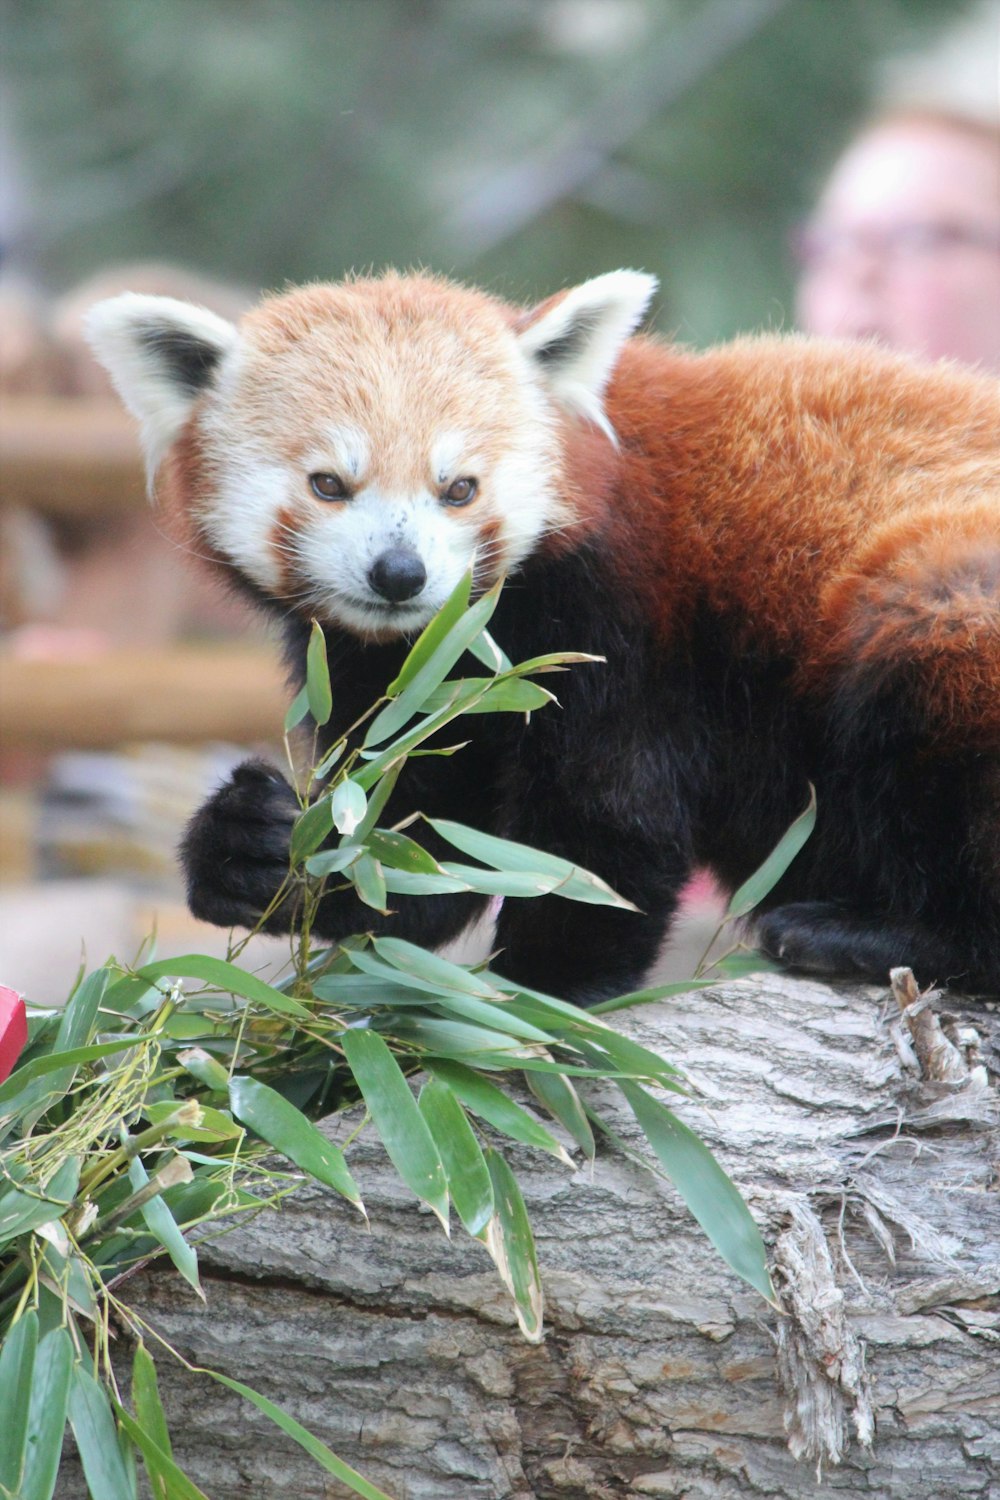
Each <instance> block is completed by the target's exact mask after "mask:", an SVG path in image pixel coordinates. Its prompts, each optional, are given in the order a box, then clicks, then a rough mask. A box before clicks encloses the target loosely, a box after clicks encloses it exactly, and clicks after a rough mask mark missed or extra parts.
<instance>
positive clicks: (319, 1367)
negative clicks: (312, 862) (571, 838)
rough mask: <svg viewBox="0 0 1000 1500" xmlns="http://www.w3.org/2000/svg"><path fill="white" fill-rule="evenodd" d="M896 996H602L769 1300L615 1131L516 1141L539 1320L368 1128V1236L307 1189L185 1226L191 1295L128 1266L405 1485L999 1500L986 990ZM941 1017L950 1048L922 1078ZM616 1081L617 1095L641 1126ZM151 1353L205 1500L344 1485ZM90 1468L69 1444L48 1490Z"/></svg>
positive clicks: (713, 1499) (607, 1494) (151, 1302)
mask: <svg viewBox="0 0 1000 1500" xmlns="http://www.w3.org/2000/svg"><path fill="white" fill-rule="evenodd" d="M905 998H906V997H905V996H901V997H900V999H899V1003H897V1000H896V999H894V998H893V995H892V993H891V992H890V991H889V990H888V989H886V990H879V989H875V988H831V987H829V986H826V985H821V984H818V983H814V982H810V981H805V980H796V979H793V978H789V977H787V976H781V975H774V976H760V977H757V978H753V979H748V980H743V981H740V982H738V983H732V984H728V985H724V986H720V987H719V988H718V989H712V990H706V991H702V992H696V993H693V994H690V995H686V996H681V997H679V998H678V999H676V1000H674V1001H670V1002H665V1003H662V1004H660V1005H657V1006H655V1007H648V1008H646V1009H643V1010H640V1011H636V1012H632V1013H628V1012H626V1013H623V1014H620V1015H617V1016H614V1017H612V1018H611V1019H612V1022H613V1023H614V1024H615V1025H616V1026H619V1027H620V1028H621V1029H623V1030H625V1031H627V1032H629V1033H630V1034H632V1035H634V1036H635V1037H636V1038H637V1039H639V1040H641V1041H642V1042H644V1043H645V1044H646V1045H648V1046H652V1047H655V1048H656V1049H658V1050H659V1051H660V1052H661V1053H662V1054H663V1055H664V1056H666V1057H668V1058H670V1059H671V1060H675V1061H678V1062H681V1063H683V1064H684V1066H685V1067H686V1068H687V1069H688V1070H689V1072H690V1073H691V1075H692V1077H693V1078H694V1079H695V1080H696V1081H697V1083H698V1085H699V1086H700V1088H701V1090H702V1093H701V1098H700V1100H699V1102H698V1103H692V1104H682V1105H681V1106H680V1108H679V1110H678V1113H680V1114H681V1115H682V1116H683V1118H684V1119H685V1120H686V1121H687V1122H688V1123H689V1124H691V1125H692V1126H693V1127H694V1128H695V1129H696V1130H698V1131H699V1132H700V1133H701V1134H702V1136H703V1137H704V1138H705V1139H706V1140H707V1141H708V1143H709V1144H710V1145H711V1146H712V1148H713V1149H714V1150H715V1151H716V1153H717V1154H718V1156H719V1158H720V1160H721V1161H722V1163H723V1165H724V1166H725V1167H726V1169H727V1170H728V1171H729V1172H730V1173H731V1175H732V1176H733V1177H734V1178H735V1180H736V1182H737V1183H738V1184H739V1185H740V1187H741V1188H742V1190H743V1192H744V1194H745V1196H746V1198H747V1200H748V1202H749V1204H750V1206H751V1209H752V1211H753V1213H754V1214H755V1217H756V1218H757V1220H758V1222H759V1223H760V1225H761V1228H762V1230H763V1232H764V1236H765V1239H766V1241H767V1243H768V1248H769V1251H770V1252H771V1253H772V1256H773V1262H774V1268H775V1281H776V1285H778V1287H779V1288H780V1291H781V1295H782V1298H783V1301H784V1304H785V1307H786V1313H785V1315H784V1316H781V1317H779V1316H778V1315H777V1314H776V1313H775V1312H774V1311H773V1310H772V1309H771V1308H769V1307H768V1306H767V1305H766V1304H765V1303H764V1302H763V1301H762V1300H761V1299H760V1298H759V1297H758V1296H757V1295H756V1294H755V1293H753V1292H751V1291H750V1290H749V1289H748V1288H746V1287H745V1286H744V1285H743V1284H742V1283H741V1282H740V1281H739V1280H738V1279H737V1278H736V1277H735V1276H733V1275H732V1274H731V1273H730V1272H729V1271H728V1270H727V1268H726V1267H725V1266H724V1265H723V1263H722V1262H721V1261H720V1260H719V1259H718V1257H717V1256H716V1255H715V1253H714V1251H713V1250H712V1249H711V1247H710V1246H709V1244H708V1242H707V1241H706V1240H705V1239H704V1237H703V1236H702V1235H701V1233H700V1231H699V1230H698V1228H697V1226H696V1225H695V1223H694V1222H693V1221H692V1220H691V1218H690V1217H689V1215H688V1214H687V1213H686V1211H685V1210H684V1208H683V1206H682V1205H681V1204H680V1202H679V1200H678V1199H677V1197H676V1195H675V1193H674V1192H673V1190H672V1189H671V1188H670V1187H669V1186H668V1185H667V1184H665V1183H664V1182H663V1181H662V1180H660V1179H658V1178H656V1177H654V1176H652V1175H650V1174H649V1173H647V1172H645V1171H643V1170H642V1169H641V1168H640V1167H638V1166H637V1165H635V1164H634V1163H633V1162H632V1161H630V1160H629V1159H627V1158H625V1157H624V1156H623V1155H622V1154H621V1153H619V1152H618V1151H616V1150H613V1149H610V1148H608V1147H606V1146H601V1145H599V1148H598V1149H599V1154H598V1158H597V1161H596V1163H595V1164H594V1166H593V1168H592V1169H591V1168H590V1167H588V1166H587V1165H586V1164H582V1165H580V1167H579V1169H578V1170H577V1171H575V1172H570V1171H568V1170H567V1169H565V1168H563V1167H560V1165H559V1164H558V1163H557V1162H556V1161H555V1160H554V1159H553V1158H551V1157H549V1156H543V1155H541V1154H539V1153H534V1152H530V1151H528V1150H526V1149H521V1148H514V1147H513V1146H512V1145H511V1144H510V1143H508V1142H504V1143H503V1150H504V1152H505V1154H506V1155H507V1157H508V1159H509V1160H510V1161H511V1163H512V1165H513V1167H514V1170H515V1172H516V1174H517V1176H518V1179H519V1181H520V1183H521V1185H522V1189H523V1191H524V1194H525V1198H526V1201H527V1204H528V1209H529V1213H530V1215H531V1220H532V1223H533V1226H534V1229H535V1234H536V1237H537V1242H538V1251H539V1259H540V1263H541V1267H542V1275H543V1282H544V1287H545V1295H546V1329H547V1332H546V1337H545V1340H544V1342H543V1343H542V1344H541V1345H539V1346H534V1347H533V1346H529V1345H528V1344H526V1343H525V1342H524V1341H523V1340H522V1339H521V1338H520V1336H519V1335H518V1333H517V1331H516V1327H515V1326H514V1319H513V1316H512V1314H511V1311H510V1307H509V1305H508V1302H507V1299H506V1295H505V1293H504V1292H503V1291H502V1289H501V1287H500V1286H499V1283H498V1281H497V1278H496V1276H495V1274H494V1271H493V1268H492V1265H491V1263H490V1262H489V1261H488V1259H487V1257H486V1254H485V1252H484V1251H483V1250H482V1249H481V1248H480V1247H479V1246H478V1245H477V1244H475V1243H473V1242H472V1241H470V1240H468V1239H467V1238H466V1237H465V1236H463V1235H462V1232H461V1230H460V1229H456V1235H455V1241H454V1243H451V1244H449V1243H448V1241H447V1240H446V1239H445V1238H444V1236H443V1235H442V1233H441V1231H440V1228H439V1227H438V1225H437V1223H436V1221H435V1220H434V1218H433V1217H432V1215H431V1214H430V1213H429V1212H422V1211H421V1210H420V1209H419V1208H418V1206H417V1205H416V1203H415V1202H414V1201H413V1200H412V1199H411V1198H410V1196H409V1194H408V1193H407V1191H406V1190H405V1189H404V1187H403V1186H402V1184H401V1183H400V1182H399V1180H398V1179H397V1178H396V1176H395V1173H394V1172H393V1170H392V1168H391V1167H390V1166H389V1164H388V1162H387V1160H386V1158H385V1156H384V1154H383V1153H382V1151H381V1148H380V1147H379V1145H378V1143H377V1141H376V1140H375V1139H374V1138H373V1137H372V1136H371V1135H370V1134H368V1133H365V1134H363V1135H362V1137H361V1138H359V1140H358V1141H357V1142H356V1143H355V1144H354V1145H352V1147H351V1150H350V1158H349V1159H350V1162H351V1166H352V1170H353V1171H354V1174H355V1177H356V1179H357V1181H358V1183H359V1185H360V1187H361V1190H362V1193H363V1195H364V1198H365V1202H366V1205H367V1207H368V1211H369V1214H370V1217H371V1231H370V1232H368V1231H366V1230H365V1229H364V1228H363V1227H362V1226H361V1225H360V1224H359V1221H358V1219H357V1216H356V1215H355V1214H354V1213H353V1212H352V1211H351V1210H350V1208H349V1207H348V1206H347V1205H346V1204H345V1203H343V1202H342V1201H341V1200H339V1199H338V1198H336V1197H335V1196H334V1195H333V1194H331V1193H327V1192H324V1191H322V1190H321V1189H319V1188H313V1187H304V1188H303V1189H302V1190H301V1191H299V1192H298V1193H297V1194H296V1195H294V1196H293V1197H292V1198H291V1199H290V1200H288V1201H287V1203H286V1205H285V1207H284V1208H283V1209H282V1211H281V1212H280V1213H269V1214H266V1215H263V1216H261V1217H259V1218H258V1219H256V1220H255V1221H254V1222H252V1223H250V1224H248V1225H246V1226H243V1227H241V1228H240V1229H238V1230H237V1231H236V1232H234V1233H231V1234H229V1235H227V1236H226V1237H224V1238H222V1239H219V1240H217V1241H215V1242H212V1243H211V1244H208V1245H206V1246H204V1247H203V1248H202V1250H201V1260H202V1267H203V1273H202V1274H203V1281H204V1286H205V1291H206V1295H207V1299H208V1306H207V1310H206V1309H205V1308H203V1307H202V1306H201V1305H200V1304H199V1303H198V1302H197V1299H196V1298H195V1296H194V1295H193V1294H192V1293H190V1291H189V1289H188V1288H187V1287H185V1286H184V1285H183V1283H181V1282H180V1280H179V1279H178V1278H177V1277H176V1276H174V1275H172V1274H162V1273H160V1272H150V1273H147V1274H145V1275H144V1276H143V1277H141V1278H136V1279H135V1280H133V1281H132V1282H131V1283H129V1285H128V1286H127V1288H123V1289H122V1290H123V1292H124V1293H126V1300H127V1301H129V1302H130V1303H132V1304H133V1305H136V1306H138V1307H139V1308H140V1309H141V1311H142V1313H143V1315H144V1316H145V1317H147V1318H148V1319H150V1321H152V1322H153V1323H154V1324H155V1326H156V1327H157V1328H158V1329H159V1330H160V1331H161V1332H162V1333H163V1334H164V1335H165V1336H166V1337H167V1338H168V1339H170V1340H171V1342H173V1343H174V1344H175V1345H176V1346H177V1347H178V1348H179V1349H180V1350H181V1351H182V1352H183V1354H184V1355H185V1356H186V1357H187V1358H188V1359H190V1360H192V1361H194V1362H196V1363H198V1364H204V1365H209V1366H211V1367H213V1368H215V1369H218V1370H221V1371H223V1372H225V1373H227V1374H229V1375H231V1376H234V1377H236V1378H238V1379H241V1380H244V1381H246V1382H247V1383H249V1384H250V1385H252V1386H254V1387H256V1388H257V1389H258V1390H260V1391H262V1392H263V1393H264V1394H265V1395H267V1396H270V1397H271V1398H273V1399H275V1400H277V1401H280V1402H281V1403H282V1404H283V1405H284V1406H285V1407H286V1408H287V1409H288V1410H290V1411H291V1412H292V1413H293V1414H294V1415H295V1416H296V1417H298V1418H299V1419H300V1420H301V1421H302V1422H304V1423H305V1424H306V1425H307V1426H308V1427H309V1428H310V1429H311V1430H312V1431H313V1432H315V1433H317V1434H318V1435H319V1436H320V1437H322V1438H323V1440H324V1441H325V1442H327V1443H328V1444H329V1445H330V1446H331V1447H332V1448H333V1449H334V1451H335V1452H336V1453H338V1454H339V1455H340V1456H341V1457H343V1458H345V1459H347V1460H348V1461H349V1462H351V1463H353V1464H354V1465H355V1466H356V1467H357V1468H359V1469H360V1470H361V1471H362V1472H363V1473H364V1474H365V1475H366V1476H367V1477H369V1478H370V1479H372V1480H373V1481H374V1482H375V1483H377V1484H379V1485H381V1486H382V1487H383V1488H384V1489H386V1490H387V1491H388V1493H389V1494H390V1495H392V1496H394V1497H397V1500H533V1497H537V1500H541V1497H545V1500H611V1497H616V1500H617V1497H624V1496H660V1497H671V1500H736V1497H744V1496H758V1495H760V1496H762V1495H768V1496H772V1497H773V1496H777V1497H784V1500H806V1497H818V1496H821V1495H823V1496H825V1495H828V1494H832V1493H835V1494H839V1495H843V1496H864V1497H866V1500H959V1497H961V1500H967V1497H977V1500H989V1497H996V1496H998V1495H1000V1296H998V1293H1000V1191H998V1187H1000V1180H998V1157H1000V1109H998V1094H997V1089H996V1081H997V1072H998V1070H1000V1018H998V1016H997V1013H996V1011H995V1009H991V1008H989V1007H984V1006H973V1005H969V1006H967V1007H963V1006H962V1005H961V1004H960V1002H957V1001H955V1000H954V999H950V1000H949V1001H948V1002H947V1004H946V1005H945V1002H942V1001H940V1000H938V1001H937V1002H933V1003H932V1005H931V1006H930V1007H927V1006H926V1004H924V1002H920V1001H918V1002H917V1004H918V1005H920V1006H922V1008H923V1009H924V1010H927V1009H930V1010H931V1011H935V1010H936V1011H937V1012H938V1013H939V1014H938V1019H937V1020H935V1019H934V1016H933V1015H931V1016H930V1017H929V1018H928V1019H926V1020H921V1021H919V1023H918V1022H917V1020H915V1018H914V1017H912V1016H909V1017H908V1018H907V1019H906V1020H905V1021H904V1019H902V1018H901V1014H900V1006H901V1005H903V1004H904V1003H905ZM909 998H910V999H912V998H913V997H912V995H911V996H910V997H909ZM949 1012H951V1017H953V1019H952V1018H951V1017H950V1016H949ZM931 1022H933V1025H934V1026H937V1027H938V1030H939V1031H940V1032H941V1034H942V1036H943V1037H944V1039H945V1040H946V1041H947V1042H948V1044H949V1045H950V1046H951V1047H952V1049H953V1050H954V1052H955V1054H956V1056H957V1057H959V1058H960V1060H961V1061H962V1062H963V1065H964V1068H963V1069H958V1070H956V1069H953V1068H952V1069H945V1070H944V1072H945V1073H947V1075H948V1076H945V1077H941V1076H935V1070H934V1069H933V1067H931V1066H930V1064H929V1061H928V1059H929V1058H930V1056H931V1055H932V1054H933V1052H934V1048H933V1047H932V1048H931V1049H930V1051H928V1048H927V1046H926V1045H925V1044H924V1042H923V1041H919V1043H918V1041H917V1040H916V1039H917V1038H923V1037H924V1036H925V1035H926V1033H927V1030H928V1026H929V1025H930V1023H931ZM931 1029H933V1027H932V1028H931ZM922 1058H923V1061H922V1060H921V1059H922ZM925 1069H928V1070H929V1073H928V1072H925ZM941 1071H942V1070H941V1069H937V1070H936V1072H937V1074H940V1072H941ZM524 1097H525V1099H526V1100H527V1095H525V1096H524ZM619 1098H620V1096H617V1095H616V1091H615V1090H614V1089H613V1088H611V1087H608V1088H606V1089H604V1090H603V1092H602V1095H601V1102H602V1106H603V1107H604V1109H605V1110H606V1112H607V1114H608V1116H609V1117H610V1118H611V1119H612V1121H613V1123H614V1125H615V1128H616V1129H617V1130H618V1131H619V1132H620V1134H621V1135H622V1136H624V1137H626V1138H627V1139H628V1140H630V1141H632V1142H635V1143H638V1132H637V1129H636V1127H635V1125H634V1122H633V1121H632V1119H631V1116H630V1115H629V1113H628V1111H627V1109H626V1108H625V1107H624V1106H623V1105H622V1104H621V1103H620V1102H619ZM673 1102H674V1101H673V1100H671V1103H672V1104H673ZM326 1128H328V1129H329V1131H330V1133H331V1135H332V1136H333V1137H334V1138H339V1139H343V1137H344V1136H345V1135H346V1134H347V1131H348V1129H349V1128H350V1123H349V1122H348V1121H347V1120H346V1119H345V1118H336V1119H334V1120H332V1121H330V1122H327V1126H326ZM567 1144H568V1145H570V1144H571V1143H569V1142H567ZM576 1160H577V1161H579V1156H578V1154H577V1156H576ZM157 1363H158V1368H159V1371H160V1380H161V1388H162V1394H163V1398H164V1402H165V1405H166V1407H167V1411H168V1415H169V1418H170V1422H171V1429H172V1433H173V1436H174V1442H175V1453H176V1456H177V1457H178V1459H179V1460H180V1461H181V1462H182V1464H183V1465H184V1466H185V1467H186V1468H187V1469H188V1471H189V1472H190V1474H191V1475H192V1477H193V1478H194V1479H195V1480H196V1481H197V1482H198V1483H199V1484H200V1485H201V1486H202V1488H203V1489H204V1490H205V1491H206V1492H207V1494H208V1495H210V1496H211V1497H212V1500H236V1497H240V1500H258V1497H259V1500H264V1497H270V1496H275V1495H289V1496H295V1497H297V1500H313V1497H316V1500H319V1497H331V1496H339V1495H341V1494H344V1493H346V1491H344V1490H342V1489H341V1487H340V1486H339V1485H338V1484H337V1483H336V1482H335V1481H333V1480H332V1479H331V1478H330V1477H329V1476H328V1475H325V1474H323V1473H322V1472H321V1471H320V1470H319V1468H318V1467H316V1466H315V1465H313V1463H312V1462H311V1461H310V1460H309V1459H308V1458H307V1457H306V1455H305V1454H304V1453H303V1452H302V1451H301V1450H300V1449H298V1448H297V1447H296V1446H295V1445H293V1444H292V1443H291V1442H289V1441H288V1440H286V1439H285V1438H284V1437H283V1435H282V1434H280V1433H279V1432H278V1431H277V1429H275V1428H274V1427H273V1426H272V1425H271V1424H270V1423H268V1422H267V1421H266V1419H265V1418H264V1417H263V1416H261V1415H260V1414H259V1413H258V1412H257V1411H256V1409H255V1408H253V1407H251V1406H250V1405H249V1404H248V1403H245V1402H243V1401H241V1400H240V1399H239V1398H237V1397H236V1396H234V1395H231V1394H230V1393H229V1392H228V1391H226V1390H225V1389H223V1388H221V1387H220V1386H218V1385H217V1384H215V1383H213V1382H212V1381H210V1380H209V1379H207V1378H206V1377H204V1376H194V1375H190V1374H188V1372H186V1371H184V1370H182V1369H180V1368H179V1367H178V1366H177V1365H176V1364H175V1363H174V1362H173V1361H171V1360H170V1359H168V1358H165V1357H158V1359H157ZM82 1493H83V1490H82V1486H81V1485H80V1483H79V1480H75V1479H74V1476H73V1471H72V1469H71V1468H70V1469H67V1471H66V1473H65V1475H64V1477H63V1479H62V1480H61V1482H60V1487H59V1489H58V1490H57V1494H58V1495H59V1496H60V1497H62V1500H75V1497H76V1496H77V1495H78V1494H82Z"/></svg>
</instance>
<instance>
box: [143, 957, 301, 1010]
mask: <svg viewBox="0 0 1000 1500" xmlns="http://www.w3.org/2000/svg"><path fill="white" fill-rule="evenodd" d="M136 972H137V974H138V975H139V977H140V978H142V979H145V980H147V981H150V982H153V981H155V980H157V979H201V980H203V981H204V983H206V984H211V985H214V986H215V987H216V988H217V989H220V990H222V991H224V992H225V993H226V994H230V995H239V996H241V997H242V998H243V999H244V1000H254V1001H256V1003H257V1004H258V1005H263V1006H264V1007H265V1009H267V1010H271V1011H274V1012H275V1013H276V1014H277V1015H279V1016H298V1017H299V1019H300V1020H308V1019H309V1018H310V1012H309V1011H308V1010H307V1009H306V1007H305V1006H304V1005H300V1004H299V1002H298V1001H297V1000H293V999H292V997H291V995H283V994H282V993H281V991H280V990H276V989H275V988H274V986H273V985H270V984H265V982H264V980H263V979H258V977H257V975H256V974H248V973H247V971H246V969H241V968H239V967H238V965H236V964H231V963H227V962H226V960H225V959H223V958H209V957H208V956H207V955H206V954H204V953H185V954H183V955H182V956H181V957H180V958H164V959H159V960H158V961H157V962H156V963H152V964H143V966H142V968H141V969H138V970H137V971H136Z"/></svg>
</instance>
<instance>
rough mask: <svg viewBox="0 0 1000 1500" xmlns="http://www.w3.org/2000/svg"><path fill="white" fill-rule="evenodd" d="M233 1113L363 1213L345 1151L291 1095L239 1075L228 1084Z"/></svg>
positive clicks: (362, 1206)
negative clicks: (318, 1126) (308, 1115)
mask: <svg viewBox="0 0 1000 1500" xmlns="http://www.w3.org/2000/svg"><path fill="white" fill-rule="evenodd" d="M229 1101H230V1104H231V1106H232V1111H233V1114H234V1115H235V1116H236V1118H237V1119H238V1120H242V1121H243V1123H244V1125H249V1126H250V1129H251V1130H254V1131H256V1133H257V1134H258V1135H259V1136H260V1137H261V1138H262V1140H265V1141H267V1143H268V1145H269V1146H273V1147H274V1149H275V1150H276V1151H280V1152H281V1154H282V1156H287V1157H288V1159H289V1161H293V1162H294V1163H295V1165H296V1166H297V1167H301V1168H302V1171H303V1172H308V1173H309V1175H310V1177H315V1178H316V1180H317V1182H322V1183H325V1185H326V1186H327V1187H331V1188H333V1190H334V1192H337V1193H340V1194H341V1196H342V1197H344V1198H346V1199H347V1201H348V1202H349V1203H353V1205H354V1207H355V1208H356V1209H358V1210H359V1211H360V1212H361V1213H362V1214H364V1211H365V1209H364V1204H363V1203H362V1201H361V1194H360V1193H359V1192H358V1188H357V1184H356V1183H355V1181H354V1178H353V1177H352V1176H351V1174H350V1171H349V1170H348V1167H347V1162H346V1161H345V1160H344V1153H343V1152H342V1151H341V1149H340V1147H339V1146H336V1145H334V1143H333V1141H330V1140H327V1138H326V1136H325V1135H323V1133H322V1131H320V1130H317V1128H316V1126H315V1125H314V1124H313V1123H312V1121H311V1120H307V1119H306V1117H305V1115H304V1114H303V1113H302V1111H301V1110H299V1109H296V1107H295V1105H294V1104H292V1103H291V1102H290V1101H289V1100H288V1099H286V1098H284V1096H283V1095H282V1094H279V1093H278V1092H277V1090H276V1089H272V1088H270V1087H269V1086H268V1085H267V1084H266V1083H261V1082H260V1081H259V1080H258V1079H256V1078H244V1077H240V1076H239V1075H237V1076H236V1077H235V1078H233V1079H232V1081H231V1082H230V1085H229Z"/></svg>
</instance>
